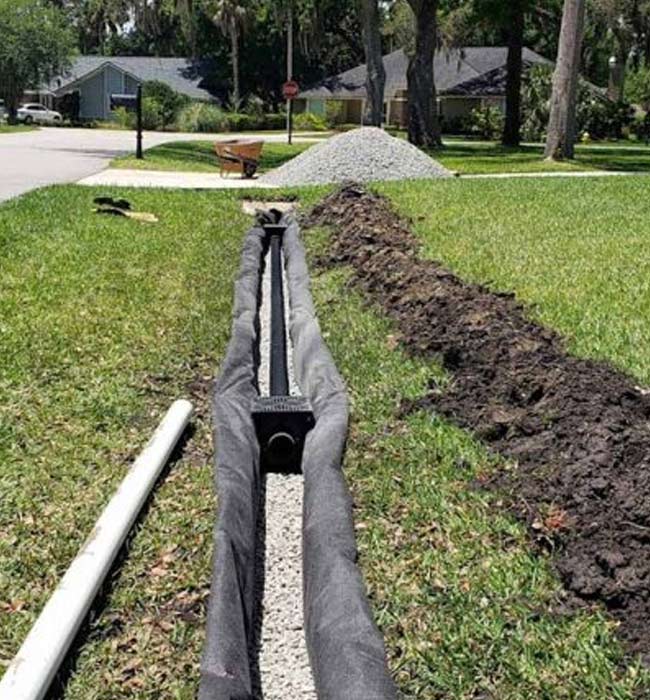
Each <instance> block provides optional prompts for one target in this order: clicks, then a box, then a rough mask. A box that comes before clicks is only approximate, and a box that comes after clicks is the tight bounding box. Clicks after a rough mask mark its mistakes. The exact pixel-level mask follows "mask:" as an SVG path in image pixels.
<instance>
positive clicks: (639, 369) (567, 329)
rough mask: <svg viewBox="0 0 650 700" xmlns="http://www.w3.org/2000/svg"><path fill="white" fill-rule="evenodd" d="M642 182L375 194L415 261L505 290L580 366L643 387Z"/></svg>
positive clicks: (648, 364) (432, 187)
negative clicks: (617, 373) (407, 239)
mask: <svg viewBox="0 0 650 700" xmlns="http://www.w3.org/2000/svg"><path fill="white" fill-rule="evenodd" d="M647 187H648V181H647V179H646V178H644V177H626V178H604V179H599V180H588V181H587V180H574V179H572V180H568V179H562V178H561V179H559V180H556V179H553V180H516V181H515V180H507V181H505V180H500V181H474V182H470V181H466V182H458V181H446V182H433V183H425V182H418V183H410V184H406V183H403V184H390V185H388V184H387V185H382V186H381V187H380V190H381V191H382V192H385V193H387V194H388V195H389V196H390V197H391V199H392V200H393V201H394V203H395V205H396V206H397V208H398V210H399V211H401V212H402V213H403V214H404V215H408V216H409V217H411V218H412V219H413V221H414V222H415V226H414V230H415V232H416V234H417V235H418V236H419V238H420V240H421V241H422V250H423V255H425V256H426V257H429V258H435V259H437V260H441V261H442V262H443V263H444V264H445V265H447V266H448V267H450V268H452V269H453V270H455V271H456V272H458V273H459V274H460V275H461V276H462V277H465V278H467V279H471V280H476V281H479V282H483V283H487V284H489V285H490V286H491V287H493V288H496V289H499V290H512V291H514V292H516V293H517V296H518V297H519V298H520V299H521V300H523V301H524V302H525V303H526V304H528V306H529V307H530V309H531V311H530V313H531V314H532V315H533V316H534V317H535V318H537V319H538V320H539V321H541V322H542V323H543V324H546V325H548V326H550V327H552V328H555V329H557V330H558V331H560V333H562V334H563V335H564V336H565V337H566V338H567V341H568V346H569V348H570V350H571V351H572V352H574V353H576V354H578V355H580V356H585V357H595V358H601V359H607V360H610V361H612V362H614V363H615V364H616V365H618V366H619V367H621V368H623V369H624V370H626V371H628V372H630V373H632V374H633V375H635V376H636V377H637V378H638V379H639V380H640V381H642V382H644V383H646V384H650V357H649V356H648V354H647V353H645V352H643V351H641V348H645V347H647V346H648V344H649V343H650V323H648V319H649V318H650V216H649V214H650V209H649V206H648V198H647Z"/></svg>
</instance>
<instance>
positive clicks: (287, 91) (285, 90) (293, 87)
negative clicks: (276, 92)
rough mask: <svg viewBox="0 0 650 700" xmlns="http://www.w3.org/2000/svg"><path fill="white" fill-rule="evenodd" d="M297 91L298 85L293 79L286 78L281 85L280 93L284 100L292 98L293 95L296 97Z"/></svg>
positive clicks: (298, 89)
mask: <svg viewBox="0 0 650 700" xmlns="http://www.w3.org/2000/svg"><path fill="white" fill-rule="evenodd" d="M299 92H300V86H299V85H298V83H297V82H296V81H295V80H288V81H287V82H286V83H285V84H284V85H283V86H282V95H283V96H284V99H285V100H293V99H294V98H295V97H298V93H299Z"/></svg>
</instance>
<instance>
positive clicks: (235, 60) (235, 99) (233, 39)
mask: <svg viewBox="0 0 650 700" xmlns="http://www.w3.org/2000/svg"><path fill="white" fill-rule="evenodd" d="M245 2H246V0H217V10H216V13H215V16H214V19H215V22H216V23H217V25H218V26H219V28H220V29H221V31H222V32H223V34H224V36H225V37H227V38H228V39H229V40H230V60H231V63H232V96H231V102H232V106H233V108H234V109H235V111H237V110H238V109H239V107H240V105H241V81H240V77H239V42H240V40H241V36H242V34H243V32H244V29H245V28H246V26H247V25H248V22H249V20H250V8H249V6H248V4H245Z"/></svg>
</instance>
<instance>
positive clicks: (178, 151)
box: [111, 141, 311, 173]
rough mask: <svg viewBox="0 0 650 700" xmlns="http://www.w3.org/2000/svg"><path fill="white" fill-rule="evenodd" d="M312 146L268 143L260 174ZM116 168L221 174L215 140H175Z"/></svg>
mask: <svg viewBox="0 0 650 700" xmlns="http://www.w3.org/2000/svg"><path fill="white" fill-rule="evenodd" d="M310 145H311V144H304V143H295V144H293V145H291V146H290V145H289V144H286V143H265V144H264V149H263V151H262V159H261V161H260V167H259V170H258V172H266V171H267V170H272V169H273V168H277V167H278V166H280V165H282V164H283V163H286V162H287V161H288V160H291V159H292V158H294V157H295V156H297V155H298V154H300V153H302V152H303V151H304V150H306V149H307V148H309V146H310ZM111 167H113V168H133V169H137V170H174V171H181V172H183V171H186V172H202V173H218V172H219V165H218V163H217V157H216V155H215V152H214V142H213V141H174V142H172V143H165V144H162V145H160V146H155V147H154V148H150V149H149V150H147V151H145V154H144V160H138V159H137V158H136V157H135V156H133V155H130V156H124V157H122V158H116V159H115V160H114V161H113V162H112V163H111Z"/></svg>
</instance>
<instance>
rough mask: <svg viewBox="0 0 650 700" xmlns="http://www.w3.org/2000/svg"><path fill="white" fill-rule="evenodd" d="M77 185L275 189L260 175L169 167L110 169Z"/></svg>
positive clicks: (193, 188)
mask: <svg viewBox="0 0 650 700" xmlns="http://www.w3.org/2000/svg"><path fill="white" fill-rule="evenodd" d="M77 184H78V185H89V186H93V187H171V188H175V189H181V190H244V189H246V190H247V189H276V188H275V185H267V184H266V183H263V182H260V180H259V178H257V177H254V178H250V179H246V180H245V179H243V178H241V177H238V176H231V177H221V175H219V174H213V173H191V172H189V173H188V172H171V171H168V170H126V169H121V168H120V169H118V168H109V169H108V170H103V171H102V172H101V173H97V174H95V175H91V176H90V177H85V178H83V180H79V182H78V183H77Z"/></svg>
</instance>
